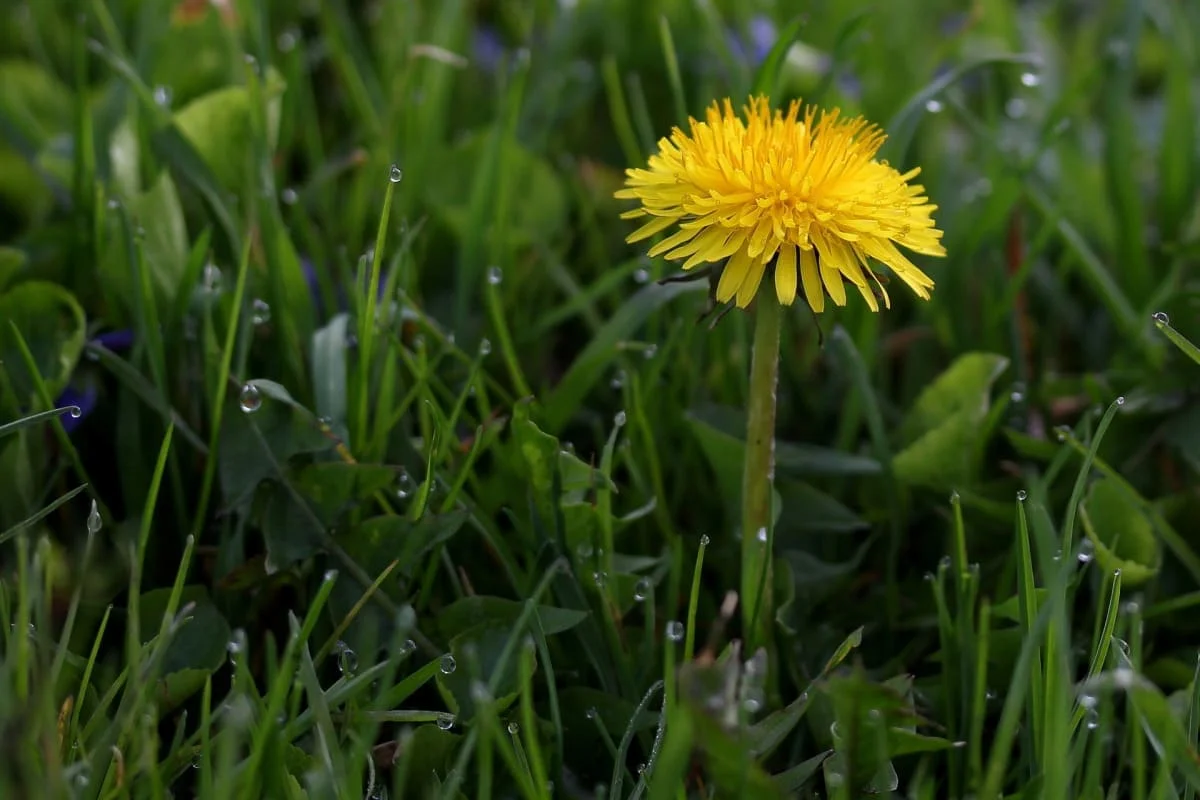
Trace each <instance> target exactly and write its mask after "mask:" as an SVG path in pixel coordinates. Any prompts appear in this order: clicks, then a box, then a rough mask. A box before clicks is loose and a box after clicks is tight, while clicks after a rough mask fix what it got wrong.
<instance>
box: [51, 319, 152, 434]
mask: <svg viewBox="0 0 1200 800" xmlns="http://www.w3.org/2000/svg"><path fill="white" fill-rule="evenodd" d="M91 343H92V344H94V345H98V346H100V347H103V348H104V349H106V350H113V351H118V350H128V349H129V348H130V347H132V346H133V331H132V330H129V329H128V328H123V329H121V330H116V331H109V332H108V333H102V334H100V335H99V336H97V337H96V338H95V339H92V341H91ZM71 380H72V382H71V383H69V384H67V387H66V388H65V389H63V390H62V392H61V393H60V394H59V395H58V400H57V402H56V403H55V405H56V406H57V407H58V408H65V407H67V406H76V407H78V408H79V412H80V413H79V414H78V415H75V414H67V415H65V416H63V417H60V418H59V419H61V420H62V425H63V429H64V430H66V432H67V433H72V432H73V431H74V430H75V429H76V428H78V427H79V425H80V423H82V422H83V421H84V420H85V419H86V418H87V416H88V414H91V413H92V411H94V410H95V409H96V403H97V402H98V401H99V397H100V392H99V390H97V388H96V384H95V382H94V381H92V380H91V379H89V378H88V377H87V376H84V377H82V378H80V376H79V375H72V376H71Z"/></svg>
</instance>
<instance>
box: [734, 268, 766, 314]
mask: <svg viewBox="0 0 1200 800" xmlns="http://www.w3.org/2000/svg"><path fill="white" fill-rule="evenodd" d="M766 269H767V264H766V262H765V261H763V260H762V259H761V258H751V259H750V271H749V272H748V273H747V275H746V280H744V281H742V285H741V286H740V287H739V288H738V295H737V304H738V307H739V308H745V307H746V306H748V305H750V301H751V300H753V299H754V295H756V294H758V287H759V284H761V283H762V279H763V272H765V271H766Z"/></svg>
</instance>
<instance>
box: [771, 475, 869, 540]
mask: <svg viewBox="0 0 1200 800" xmlns="http://www.w3.org/2000/svg"><path fill="white" fill-rule="evenodd" d="M778 491H779V498H780V501H781V502H782V503H783V513H782V514H780V517H779V522H778V524H777V525H776V526H775V537H776V541H777V542H781V543H786V542H788V541H789V540H793V539H795V540H799V539H807V538H810V536H809V535H811V534H812V533H851V532H853V531H861V530H866V529H867V528H869V527H870V526H869V525H868V524H867V522H866V521H865V520H864V519H863V518H862V517H860V516H858V515H857V514H855V513H854V512H853V511H851V510H850V509H848V508H846V506H844V505H842V503H840V502H839V501H838V500H837V499H835V498H833V497H830V496H829V495H827V494H825V493H824V492H822V491H821V490H820V489H817V488H816V487H815V486H811V485H810V484H807V483H802V482H800V481H789V480H781V481H779V483H778Z"/></svg>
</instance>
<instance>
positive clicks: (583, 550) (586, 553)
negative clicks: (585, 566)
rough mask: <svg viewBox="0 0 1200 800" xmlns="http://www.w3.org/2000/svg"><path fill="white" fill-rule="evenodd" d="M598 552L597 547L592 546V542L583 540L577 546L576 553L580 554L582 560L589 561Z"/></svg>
mask: <svg viewBox="0 0 1200 800" xmlns="http://www.w3.org/2000/svg"><path fill="white" fill-rule="evenodd" d="M595 552H596V548H594V547H592V545H591V543H590V542H582V543H580V545H579V546H578V547H576V548H575V555H577V556H579V559H580V560H581V561H587V560H588V559H589V558H591V557H592V555H593V554H594V553H595Z"/></svg>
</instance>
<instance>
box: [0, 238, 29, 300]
mask: <svg viewBox="0 0 1200 800" xmlns="http://www.w3.org/2000/svg"><path fill="white" fill-rule="evenodd" d="M27 261H28V259H27V258H26V256H25V253H23V252H22V251H20V250H18V249H16V248H15V247H0V292H3V291H4V287H6V286H7V285H8V284H9V283H11V282H12V281H13V280H15V279H16V277H17V276H18V275H20V274H21V270H23V269H24V268H25V264H26V262H27Z"/></svg>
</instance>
